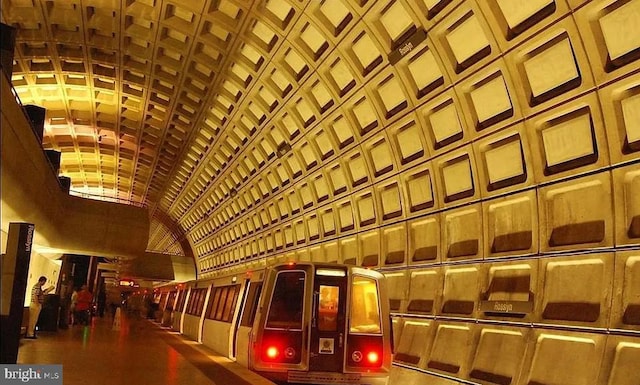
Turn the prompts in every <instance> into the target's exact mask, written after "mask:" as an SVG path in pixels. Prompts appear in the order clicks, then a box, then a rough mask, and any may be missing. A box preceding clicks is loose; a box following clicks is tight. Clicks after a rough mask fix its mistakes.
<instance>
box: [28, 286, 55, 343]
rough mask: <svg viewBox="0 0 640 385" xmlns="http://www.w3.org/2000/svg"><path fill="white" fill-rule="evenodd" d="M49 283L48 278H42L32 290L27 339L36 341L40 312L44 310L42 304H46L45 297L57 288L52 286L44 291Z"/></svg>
mask: <svg viewBox="0 0 640 385" xmlns="http://www.w3.org/2000/svg"><path fill="white" fill-rule="evenodd" d="M46 282H47V277H45V276H42V277H40V278H39V279H38V282H37V283H36V284H35V285H33V287H32V288H31V304H30V305H29V327H28V328H27V338H31V339H36V338H37V337H36V324H37V323H38V317H40V310H42V304H43V303H44V296H45V294H48V293H49V292H51V291H52V290H53V289H55V286H51V287H49V288H47V289H44V290H42V286H44V284H45V283H46Z"/></svg>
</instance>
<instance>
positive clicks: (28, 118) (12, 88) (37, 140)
mask: <svg viewBox="0 0 640 385" xmlns="http://www.w3.org/2000/svg"><path fill="white" fill-rule="evenodd" d="M0 72H2V76H4V77H5V78H6V79H7V81H8V82H9V87H10V88H11V93H12V94H13V96H14V97H15V99H16V103H18V105H19V106H20V110H21V111H22V115H23V116H24V117H25V119H26V120H27V123H28V124H29V127H31V132H32V133H33V136H34V138H35V139H36V142H38V145H39V146H40V148H42V140H41V139H40V137H39V136H38V132H37V131H36V129H35V128H34V127H33V124H32V123H31V118H30V117H29V115H27V113H26V111H25V109H24V105H23V104H22V100H20V96H19V95H18V92H17V91H16V89H15V87H14V86H13V83H12V82H11V79H10V78H9V77H8V76H7V74H6V73H5V72H4V71H0ZM43 150H44V149H43ZM43 155H44V151H43ZM45 158H46V159H47V164H48V165H49V169H50V170H51V174H53V176H54V177H55V180H56V183H57V184H58V186H60V188H62V184H61V183H60V180H59V179H58V174H57V172H56V169H55V167H54V166H53V164H51V161H50V160H49V158H48V157H45Z"/></svg>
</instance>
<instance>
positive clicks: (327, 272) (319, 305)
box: [309, 267, 347, 372]
mask: <svg viewBox="0 0 640 385" xmlns="http://www.w3.org/2000/svg"><path fill="white" fill-rule="evenodd" d="M346 302H347V272H346V270H345V269H344V268H337V267H336V268H334V267H331V268H318V269H317V270H316V272H315V279H314V286H313V309H312V312H313V313H312V318H311V332H310V335H311V342H310V349H309V371H311V372H342V370H343V358H344V344H345V336H344V332H345V322H346V316H345V315H346Z"/></svg>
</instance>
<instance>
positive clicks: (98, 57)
mask: <svg viewBox="0 0 640 385" xmlns="http://www.w3.org/2000/svg"><path fill="white" fill-rule="evenodd" d="M638 4H639V3H638V2H635V1H631V2H628V1H617V2H615V1H593V2H587V1H582V0H535V1H534V0H531V1H502V0H487V1H484V0H482V1H480V0H479V1H471V0H468V1H462V0H421V1H411V0H386V1H372V0H322V1H321V0H260V1H257V0H256V1H250V0H186V1H171V0H82V1H80V0H76V1H73V0H55V1H53V0H3V1H2V20H3V22H4V23H6V24H9V25H12V26H14V27H15V28H17V31H18V32H17V44H16V49H15V58H14V68H13V78H12V81H13V85H14V87H15V89H16V91H17V93H18V95H19V97H20V99H21V101H22V103H23V104H35V105H39V106H43V107H45V108H46V109H47V115H46V124H45V133H44V147H45V148H50V149H55V150H58V151H61V152H62V164H61V174H62V175H66V176H68V177H70V178H71V184H72V185H71V190H72V193H74V194H85V195H86V196H90V197H95V198H98V199H106V200H117V201H125V202H130V203H133V204H141V205H146V206H147V207H149V208H150V212H151V215H152V218H153V219H152V221H153V222H152V223H153V225H152V230H151V234H150V240H149V249H150V250H154V251H158V252H162V253H175V254H185V253H186V252H187V251H188V249H191V248H192V249H193V253H194V254H195V255H196V256H197V257H198V260H199V267H200V269H201V270H202V271H209V270H211V269H213V268H215V267H217V266H222V265H226V264H228V263H229V262H233V261H239V260H242V259H244V258H247V257H250V256H256V255H268V254H270V253H272V254H274V253H281V252H282V250H285V251H287V250H289V251H291V252H295V251H296V248H298V247H305V248H307V247H310V245H314V244H316V243H323V244H327V245H328V244H331V245H332V246H331V247H332V248H334V249H335V247H334V246H335V244H333V243H335V242H333V241H332V240H334V239H336V238H337V237H343V238H344V237H345V236H346V237H352V238H353V239H356V237H357V239H358V241H357V243H356V242H355V241H353V242H351V241H350V240H349V239H350V238H349V239H347V238H344V239H347V240H346V241H344V242H342V240H341V241H340V242H341V243H340V248H341V250H343V249H344V250H352V249H351V248H353V250H357V251H356V252H351V251H349V252H348V253H349V254H354V255H365V256H366V255H367V253H368V251H367V248H368V247H372V246H370V245H376V246H375V248H376V251H375V253H378V251H377V250H378V248H379V247H380V246H379V245H381V244H382V245H384V246H383V248H387V247H391V248H393V247H395V246H393V242H395V241H393V239H395V238H394V236H395V235H394V234H395V233H394V232H393V231H395V230H393V229H391V230H388V229H387V228H385V226H387V225H392V224H397V225H398V226H399V227H400V228H401V229H400V230H399V231H398V232H397V233H398V234H402V235H399V236H398V237H397V238H398V240H397V243H398V244H403V245H404V244H407V240H406V238H407V237H408V235H404V234H409V230H405V222H408V221H409V220H410V219H411V218H417V217H419V216H423V215H425V214H431V213H435V214H434V215H437V213H438V212H440V211H443V210H444V211H445V212H452V211H451V210H455V209H456V208H457V207H459V206H460V205H463V204H471V203H473V202H480V201H484V200H486V199H493V198H496V197H499V196H502V195H504V194H509V193H511V192H514V191H520V190H527V189H534V190H535V189H538V188H542V187H541V186H544V185H546V184H548V183H555V182H557V181H559V180H561V179H562V178H566V177H569V176H571V175H577V174H581V173H590V172H593V170H595V169H601V168H606V167H609V166H610V165H615V164H618V163H621V162H629V161H632V162H636V161H637V159H638V152H637V149H635V147H633V146H637V143H638V141H637V138H638V129H637V126H636V125H634V124H632V123H629V122H631V121H632V120H633V119H632V118H633V116H632V115H628V116H629V117H631V118H629V119H630V120H629V122H628V123H625V122H620V121H616V120H615V119H614V118H612V117H611V115H610V114H609V112H607V113H605V114H603V116H604V118H602V117H601V112H600V111H613V110H614V107H613V106H614V105H616V106H617V105H618V104H619V103H621V102H620V100H623V99H624V100H627V99H625V98H627V96H625V95H627V94H629V95H635V93H636V92H637V88H638V86H637V83H638V69H639V67H640V66H639V62H638V60H637V59H638V54H637V53H638V41H637V39H634V38H633V35H634V34H633V33H627V32H629V31H636V32H637V23H635V22H634V20H636V19H637V14H638V10H639V8H638ZM630 15H631V16H630ZM633 15H636V16H633ZM632 16H633V17H632ZM634 17H635V19H634ZM625 31H626V32H625ZM425 32H426V33H425ZM635 36H637V34H636V35H635ZM616 87H618V88H620V90H623V91H620V92H618V91H616V90H617V89H618V88H616ZM620 95H622V96H620ZM575 100H577V101H575ZM628 100H631V101H633V100H636V99H628ZM631 101H630V102H629V104H628V105H631V104H630V103H632V102H631ZM616 103H618V104H616ZM625 103H626V102H625ZM633 103H636V102H633ZM636 104H637V103H636ZM636 104H633V105H636ZM625 105H626V104H625ZM585 106H586V107H585ZM615 108H617V107H615ZM625 108H626V107H625ZM629 108H631V107H629ZM625 111H626V110H625ZM629 111H631V110H629ZM629 114H631V112H629ZM634 116H635V115H634ZM624 117H625V119H627V118H626V117H627V115H624ZM603 119H604V120H606V122H607V127H608V128H607V129H605V128H604V124H603V123H602V121H603ZM612 119H613V120H612ZM565 121H570V122H572V123H571V124H566V125H565V124H564V123H563V122H565ZM574 126H575V127H578V128H575V127H574ZM612 127H617V128H612ZM547 128H548V131H545V130H547ZM625 130H626V131H625ZM543 132H545V134H544V135H543V134H542V133H543ZM604 138H606V139H604ZM625 138H626V139H625ZM625 141H626V142H625ZM568 142H572V145H568ZM621 143H627V144H621ZM629 145H630V146H631V147H633V148H632V149H631V150H629V151H627V150H625V151H627V152H625V151H622V152H621V150H620V148H623V147H624V146H629ZM576 146H579V147H580V148H579V149H576V148H577V147H576ZM621 146H622V147H621ZM624 148H626V147H624ZM609 149H610V153H611V155H610V157H609ZM585 154H587V155H585ZM549 165H551V166H549ZM527 199H528V200H531V201H532V202H534V203H535V194H534V197H533V198H531V197H527ZM478 215H479V214H472V215H471V217H473V218H476V217H478ZM536 218H537V217H536ZM536 220H537V219H536ZM425 223H426V222H425ZM434 223H436V224H435V226H436V227H435V230H434V231H436V232H437V231H440V230H438V229H439V228H440V225H439V224H438V222H437V220H436V222H434ZM474 223H475V222H474ZM410 225H411V226H413V224H410ZM407 226H409V225H407ZM420 226H422V224H420ZM424 226H426V227H425V229H426V228H429V229H431V227H429V226H431V225H428V224H427V225H424ZM446 226H449V222H447V224H446ZM446 226H445V224H443V225H442V231H443V232H444V231H445V230H446V228H448V227H446ZM451 226H453V227H455V224H451ZM453 227H452V228H453ZM463 227H465V226H460V227H455V231H454V233H455V232H457V231H458V229H462V228H463ZM411 228H412V229H413V227H411ZM465 228H466V227H465ZM481 228H482V227H480V229H481ZM381 229H385V230H384V231H383V230H381ZM407 229H408V227H407ZM378 230H380V231H381V232H380V233H378ZM392 230H393V231H392ZM411 231H413V230H411ZM447 231H448V230H447ZM452 231H453V230H452ZM479 231H480V232H482V231H481V230H479ZM370 233H371V234H373V235H371V237H370ZM432 233H433V234H436V235H433V237H434V239H435V240H434V241H433V242H435V243H437V242H439V239H440V238H439V235H438V234H439V233H435V232H433V231H431V230H429V231H427V230H425V235H424V236H421V237H423V238H424V239H427V238H428V237H431V235H430V234H432ZM452 234H453V233H452ZM387 235H388V236H389V240H386V238H385V241H384V242H380V241H379V240H378V239H379V238H378V237H387ZM449 235H450V234H449ZM454 235H455V234H454ZM447 236H448V235H447ZM369 238H371V240H368V239H369ZM341 239H342V238H341ZM429 239H430V238H429ZM442 239H443V242H444V235H443V238H442ZM465 239H466V238H465ZM329 241H331V242H329ZM332 242H333V243H332ZM412 242H413V241H412ZM416 242H417V241H416ZM420 242H422V240H420ZM424 242H431V241H429V240H427V241H424ZM452 242H453V241H452ZM414 243H415V242H414ZM454 243H455V242H454ZM353 245H356V246H353ZM327 247H328V246H327ZM398 247H400V246H398ZM402 247H405V246H402ZM410 247H415V245H414V244H412V243H410V246H409V248H410ZM311 249H312V248H309V250H311ZM305 250H306V249H305ZM332 250H333V249H332ZM385 250H386V249H385ZM402 250H404V249H402ZM312 251H313V250H311V252H312ZM386 251H389V250H386ZM386 251H385V252H386ZM305 252H306V251H305ZM346 254H347V252H346V251H345V255H346ZM376 255H377V254H376Z"/></svg>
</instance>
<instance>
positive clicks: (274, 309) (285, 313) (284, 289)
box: [266, 271, 305, 329]
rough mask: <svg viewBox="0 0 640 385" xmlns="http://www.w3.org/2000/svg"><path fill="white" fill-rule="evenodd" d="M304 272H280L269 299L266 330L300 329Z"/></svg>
mask: <svg viewBox="0 0 640 385" xmlns="http://www.w3.org/2000/svg"><path fill="white" fill-rule="evenodd" d="M304 281H305V272H304V271H281V272H279V273H278V276H277V277H276V285H275V288H274V290H273V297H271V305H270V307H269V315H268V316H267V325H266V327H267V328H273V329H302V309H303V299H304Z"/></svg>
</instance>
